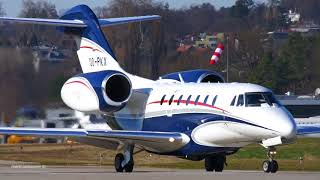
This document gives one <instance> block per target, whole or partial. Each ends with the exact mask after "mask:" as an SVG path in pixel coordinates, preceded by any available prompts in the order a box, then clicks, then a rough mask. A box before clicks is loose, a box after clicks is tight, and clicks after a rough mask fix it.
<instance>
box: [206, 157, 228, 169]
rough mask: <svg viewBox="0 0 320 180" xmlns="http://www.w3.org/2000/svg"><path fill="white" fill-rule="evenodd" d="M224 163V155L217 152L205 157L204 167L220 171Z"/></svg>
mask: <svg viewBox="0 0 320 180" xmlns="http://www.w3.org/2000/svg"><path fill="white" fill-rule="evenodd" d="M225 163H226V155H222V154H217V155H211V156H208V157H206V158H205V168H206V170H207V171H208V172H211V171H215V172H222V171H223V169H224V165H225Z"/></svg>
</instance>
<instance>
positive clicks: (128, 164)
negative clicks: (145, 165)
mask: <svg viewBox="0 0 320 180" xmlns="http://www.w3.org/2000/svg"><path fill="white" fill-rule="evenodd" d="M133 149H134V146H133V145H125V147H124V154H122V153H118V154H117V155H116V157H115V159H114V167H115V169H116V171H117V172H123V171H125V172H132V171H133V166H134V162H133Z"/></svg>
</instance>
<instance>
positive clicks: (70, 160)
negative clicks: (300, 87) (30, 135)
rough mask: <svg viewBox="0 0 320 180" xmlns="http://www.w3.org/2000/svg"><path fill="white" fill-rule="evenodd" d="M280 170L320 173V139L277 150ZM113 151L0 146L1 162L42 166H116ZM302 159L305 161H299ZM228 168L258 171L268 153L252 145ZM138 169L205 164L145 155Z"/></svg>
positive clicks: (139, 157)
mask: <svg viewBox="0 0 320 180" xmlns="http://www.w3.org/2000/svg"><path fill="white" fill-rule="evenodd" d="M277 152H278V154H277V157H276V159H277V161H278V162H279V165H280V170H307V171H320V139H312V138H305V139H299V140H298V141H297V143H295V144H291V145H287V146H281V147H279V148H278V150H277ZM114 156H115V152H114V151H109V150H105V149H101V148H96V147H92V146H86V145H80V144H76V145H67V144H59V145H56V144H23V145H0V160H16V161H26V162H36V163H40V164H43V165H102V166H113V159H114ZM300 157H302V158H303V161H300V160H299V159H300ZM227 159H228V166H227V169H240V170H257V169H261V163H262V162H263V160H265V159H266V150H265V149H264V148H263V147H262V146H260V145H250V146H247V147H246V148H243V149H241V150H239V152H238V153H236V154H234V155H231V156H228V158H227ZM135 164H136V166H144V167H163V168H185V169H199V168H203V164H204V163H203V161H199V162H193V161H187V160H183V159H179V158H175V157H168V156H159V155H154V154H149V153H146V152H142V153H139V154H137V155H135Z"/></svg>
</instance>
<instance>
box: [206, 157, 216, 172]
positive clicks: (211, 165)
mask: <svg viewBox="0 0 320 180" xmlns="http://www.w3.org/2000/svg"><path fill="white" fill-rule="evenodd" d="M204 166H205V168H206V171H207V172H212V171H213V170H215V168H216V162H215V160H214V158H213V157H206V158H205V160H204Z"/></svg>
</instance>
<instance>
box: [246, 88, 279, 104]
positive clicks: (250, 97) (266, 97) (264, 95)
mask: <svg viewBox="0 0 320 180" xmlns="http://www.w3.org/2000/svg"><path fill="white" fill-rule="evenodd" d="M245 96H246V98H245V101H246V107H258V106H264V105H266V106H268V105H269V106H274V105H278V106H280V103H279V102H278V101H277V99H276V98H275V97H274V95H273V94H272V93H271V92H251V93H246V94H245Z"/></svg>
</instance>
